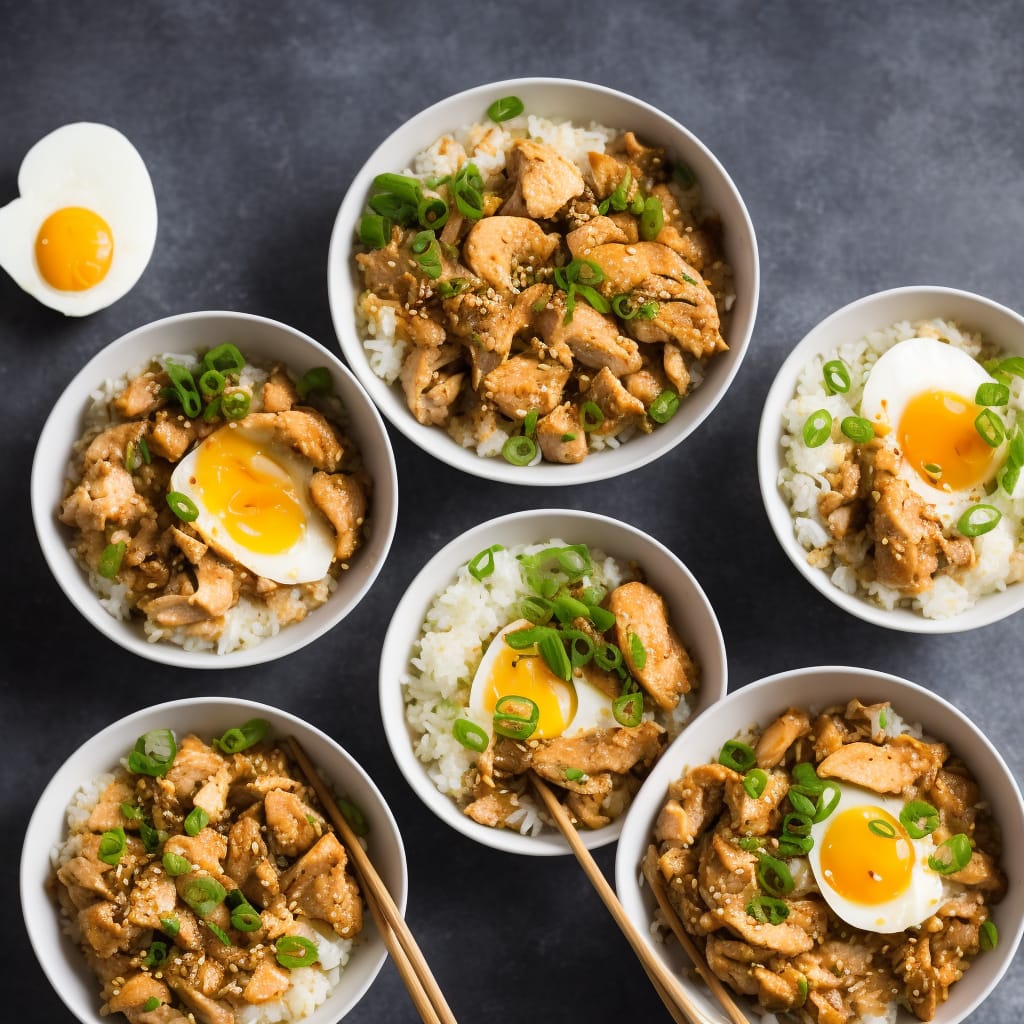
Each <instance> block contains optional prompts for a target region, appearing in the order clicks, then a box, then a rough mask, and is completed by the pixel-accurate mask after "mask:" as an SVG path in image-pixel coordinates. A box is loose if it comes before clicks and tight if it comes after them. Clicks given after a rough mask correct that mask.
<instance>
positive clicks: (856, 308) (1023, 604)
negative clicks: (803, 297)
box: [757, 285, 1024, 634]
mask: <svg viewBox="0 0 1024 1024" xmlns="http://www.w3.org/2000/svg"><path fill="white" fill-rule="evenodd" d="M908 307H912V308H915V309H917V312H915V313H914V315H910V316H907V315H905V314H901V313H899V310H900V309H905V308H908ZM950 308H952V313H951V314H947V313H946V312H945V310H947V309H950ZM878 309H886V310H888V309H892V310H894V312H893V314H891V315H887V316H885V317H881V318H879V317H876V316H873V311H875V310H878ZM927 309H931V310H932V312H930V313H929V312H926V310H927ZM972 311H973V313H974V317H973V319H974V320H977V319H979V318H981V319H984V320H985V323H986V325H987V326H986V327H976V326H975V325H974V323H973V322H972V315H971V312H972ZM934 317H944V318H946V319H954V320H958V321H960V322H962V323H963V324H964V325H965V326H966V327H968V328H969V329H974V330H982V332H983V333H985V334H986V335H990V334H991V331H992V330H993V326H994V325H995V324H997V323H999V324H1001V325H1002V327H1003V331H1004V332H1005V334H1007V335H1009V333H1010V331H1011V328H1012V329H1015V330H1016V332H1017V334H1018V336H1019V337H1020V339H1021V343H1020V349H1019V352H1020V353H1021V354H1024V318H1022V317H1021V316H1020V315H1019V314H1018V313H1016V312H1015V311H1014V310H1012V309H1009V308H1008V307H1006V306H1004V305H1001V304H1000V303H998V302H995V301H994V300H992V299H988V298H985V297H984V296H982V295H976V294H974V293H972V292H967V291H962V290H959V289H956V288H945V287H941V286H937V285H908V286H905V287H900V288H890V289H887V290H886V291H881V292H875V293H874V294H872V295H866V296H864V297H862V298H860V299H856V300H855V301H853V302H850V303H848V304H847V305H845V306H843V307H842V308H840V309H838V310H836V311H835V312H834V313H831V314H830V315H829V316H827V317H826V318H825V319H824V320H822V321H820V322H819V323H818V324H816V325H815V326H814V327H812V328H811V330H810V331H808V332H807V334H806V335H804V337H803V338H802V339H801V340H800V342H799V343H798V344H797V345H796V346H795V347H794V348H793V350H792V351H791V352H790V354H789V355H788V356H787V357H786V359H785V361H784V362H783V363H782V365H781V367H780V368H779V371H778V373H777V375H776V377H775V380H774V381H773V383H772V386H771V388H770V389H769V391H768V395H767V397H766V398H765V403H764V409H763V411H762V414H761V422H760V426H759V428H758V441H757V469H758V481H759V484H760V489H761V499H762V501H763V503H764V507H765V511H766V513H767V515H768V520H769V522H770V524H771V527H772V530H773V531H774V533H775V536H776V537H777V538H778V541H779V544H780V545H781V546H782V549H783V551H785V553H786V555H787V556H788V557H789V559H790V561H791V562H792V563H793V565H794V566H796V568H797V570H798V571H799V572H800V574H801V575H802V576H803V577H804V579H805V580H807V581H808V583H810V584H811V585H812V586H813V587H814V588H815V589H816V590H817V591H819V593H821V594H823V595H824V596H825V597H827V598H828V599H829V600H830V601H831V602H832V603H833V604H836V605H838V606H839V607H840V608H842V609H843V610H844V611H847V612H849V613H850V614H851V615H854V616H856V617H857V618H859V619H863V620H864V621H865V622H870V623H872V624H873V625H875V626H882V627H884V628H886V629H895V630H899V631H902V632H907V633H923V634H946V633H958V632H963V631H965V630H970V629H977V628H979V627H981V626H987V625H991V624H992V623H994V622H998V621H999V620H1000V619H1003V618H1006V617H1007V616H1009V615H1013V614H1014V613H1016V612H1018V611H1020V610H1021V609H1022V608H1024V585H1019V584H1018V585H1016V586H1010V587H1008V588H1007V589H1006V590H1004V591H1001V592H999V593H994V594H986V595H985V596H984V597H982V598H981V599H980V600H978V601H977V603H976V604H975V605H974V606H973V607H971V608H968V609H967V610H965V611H963V612H961V613H960V614H959V615H955V616H953V617H951V618H947V619H927V618H925V617H924V615H922V614H921V613H920V612H916V611H913V610H912V609H909V608H895V609H893V610H892V611H888V610H886V609H885V608H882V607H880V606H879V605H876V604H874V603H873V602H871V601H869V600H868V599H867V598H866V597H864V596H862V595H860V594H847V593H846V592H845V591H843V590H840V589H839V587H837V586H836V585H835V584H834V583H833V582H832V581H831V579H830V577H829V576H828V574H827V573H826V572H825V571H824V570H822V569H817V568H815V567H814V566H812V565H811V564H810V563H809V562H808V561H807V551H806V550H805V549H804V548H803V547H802V546H801V544H800V543H799V542H798V541H797V539H796V535H795V532H794V529H793V517H792V514H791V513H790V511H789V508H788V506H787V504H786V500H785V498H784V497H783V496H782V493H781V491H780V489H779V487H778V483H777V480H778V473H779V470H780V469H781V468H782V467H783V466H784V465H785V457H784V455H783V449H782V443H781V438H782V410H783V409H784V407H785V405H786V403H787V402H788V401H789V400H790V398H792V397H793V395H794V394H795V392H796V382H797V378H798V377H799V374H800V372H801V370H802V369H803V367H804V366H805V365H806V364H807V362H808V361H809V359H810V358H811V357H812V356H813V355H815V354H817V353H819V352H823V351H825V350H829V349H832V348H834V347H835V346H836V345H838V344H840V343H841V342H843V341H854V340H856V339H857V338H859V337H862V336H863V335H864V334H867V333H868V332H869V331H871V330H874V329H878V328H882V327H886V326H889V325H890V324H893V323H896V322H898V321H900V320H919V319H931V318H934ZM848 323H850V324H851V326H847V324H848ZM858 325H859V326H858ZM1003 347H1005V345H1004V346H1003Z"/></svg>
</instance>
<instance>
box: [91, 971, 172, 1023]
mask: <svg viewBox="0 0 1024 1024" xmlns="http://www.w3.org/2000/svg"><path fill="white" fill-rule="evenodd" d="M150 999H156V1000H157V1001H158V1002H160V1003H168V1002H170V999H171V990H170V989H169V988H168V987H167V986H166V985H165V984H164V983H163V982H162V981H158V980H157V979H156V978H154V977H153V975H152V974H148V973H143V972H141V971H140V972H139V973H138V974H134V975H132V977H130V978H129V979H128V980H127V981H126V982H124V984H122V985H121V986H119V988H118V989H117V995H114V996H111V998H110V1000H109V1002H108V1003H107V1011H108V1012H109V1013H123V1014H124V1015H125V1016H126V1017H127V1018H128V1019H129V1020H137V1019H138V1017H137V1012H138V1011H140V1010H142V1008H143V1007H144V1006H145V1005H146V1003H147V1002H148V1000H150ZM133 1011H136V1012H135V1013H133Z"/></svg>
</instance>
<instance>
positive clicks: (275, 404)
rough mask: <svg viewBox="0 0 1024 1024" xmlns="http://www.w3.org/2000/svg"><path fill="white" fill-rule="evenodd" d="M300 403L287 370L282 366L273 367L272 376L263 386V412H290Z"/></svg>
mask: <svg viewBox="0 0 1024 1024" xmlns="http://www.w3.org/2000/svg"><path fill="white" fill-rule="evenodd" d="M298 402H299V393H298V392H297V391H296V390H295V385H294V384H292V382H291V378H290V377H289V376H288V373H287V371H286V370H285V368H284V367H283V366H281V365H280V364H278V365H276V366H274V367H272V368H271V371H270V376H269V377H268V378H267V380H266V381H265V382H264V384H263V411H264V412H288V410H289V409H291V408H292V406H294V405H298Z"/></svg>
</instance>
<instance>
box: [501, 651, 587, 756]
mask: <svg viewBox="0 0 1024 1024" xmlns="http://www.w3.org/2000/svg"><path fill="white" fill-rule="evenodd" d="M558 646H559V649H560V650H561V649H562V645H561V643H559V645H558ZM562 655H563V656H564V655H565V651H564V650H562ZM566 662H567V663H568V659H566ZM539 718H540V708H538V707H537V705H536V704H535V703H534V702H533V701H532V700H530V698H529V697H518V696H513V695H506V696H504V697H500V698H499V699H498V701H497V703H496V704H495V705H494V721H493V725H494V731H495V732H496V733H497V734H498V735H499V736H507V737H508V738H509V739H513V740H525V739H529V738H530V737H531V736H532V735H533V734H534V732H535V731H536V729H537V722H538V720H539Z"/></svg>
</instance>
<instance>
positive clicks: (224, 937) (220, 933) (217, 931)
mask: <svg viewBox="0 0 1024 1024" xmlns="http://www.w3.org/2000/svg"><path fill="white" fill-rule="evenodd" d="M206 927H207V928H209V929H210V931H211V932H213V934H214V935H216V936H217V938H218V939H220V941H221V942H223V943H224V945H225V946H230V945H231V939H230V937H229V936H228V933H227V932H226V931H224V929H223V928H221V927H220V926H219V925H216V924H214V923H213V922H212V921H207V922H206Z"/></svg>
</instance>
